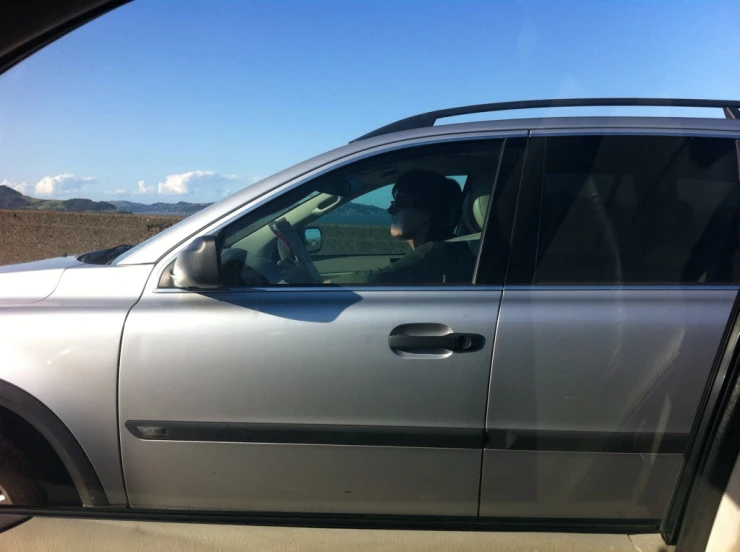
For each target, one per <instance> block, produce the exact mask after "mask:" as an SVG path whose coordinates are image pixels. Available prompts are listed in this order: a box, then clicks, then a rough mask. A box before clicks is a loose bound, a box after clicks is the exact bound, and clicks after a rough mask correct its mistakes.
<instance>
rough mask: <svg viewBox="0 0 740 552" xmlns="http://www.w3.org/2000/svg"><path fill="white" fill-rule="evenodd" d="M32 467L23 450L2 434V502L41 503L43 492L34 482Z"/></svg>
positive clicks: (0, 464)
mask: <svg viewBox="0 0 740 552" xmlns="http://www.w3.org/2000/svg"><path fill="white" fill-rule="evenodd" d="M31 473H32V472H31V469H30V467H29V463H28V461H27V460H26V457H25V455H24V454H23V452H22V451H21V450H20V449H19V448H18V447H17V446H16V445H15V444H14V443H13V442H12V441H11V440H10V439H8V438H7V437H4V436H3V435H0V493H2V494H3V496H4V500H1V501H0V504H4V505H9V504H12V505H15V506H33V505H37V504H40V503H41V493H40V492H39V489H38V487H37V486H36V484H35V483H34V482H33V478H32V476H31Z"/></svg>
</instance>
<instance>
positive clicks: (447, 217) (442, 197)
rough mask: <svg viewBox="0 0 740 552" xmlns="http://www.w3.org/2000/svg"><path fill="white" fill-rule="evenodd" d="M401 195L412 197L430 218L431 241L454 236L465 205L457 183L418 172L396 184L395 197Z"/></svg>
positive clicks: (412, 172) (417, 170) (418, 170)
mask: <svg viewBox="0 0 740 552" xmlns="http://www.w3.org/2000/svg"><path fill="white" fill-rule="evenodd" d="M399 192H403V193H404V194H406V195H409V196H411V198H412V199H413V204H414V208H416V209H418V210H420V211H424V212H425V213H427V214H428V215H429V216H430V218H431V230H430V231H429V240H430V241H440V240H446V239H449V238H451V237H452V236H453V235H454V232H455V226H457V222H458V218H459V215H460V206H461V204H462V192H461V191H460V185H459V184H458V183H457V182H455V181H454V180H453V179H451V178H445V177H444V176H442V175H441V174H439V173H437V172H434V171H429V170H423V169H414V170H411V171H408V172H406V173H404V174H402V175H401V176H400V177H399V179H398V180H397V181H396V184H395V186H393V197H396V194H397V193H399Z"/></svg>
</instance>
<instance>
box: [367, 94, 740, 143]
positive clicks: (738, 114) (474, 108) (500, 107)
mask: <svg viewBox="0 0 740 552" xmlns="http://www.w3.org/2000/svg"><path fill="white" fill-rule="evenodd" d="M634 105H637V106H650V107H707V108H717V109H722V110H724V113H725V117H727V118H729V119H740V101H738V100H692V99H675V98H580V99H576V98H573V99H551V100H521V101H515V102H498V103H487V104H476V105H468V106H464V107H452V108H449V109H439V110H437V111H429V112H428V113H421V114H419V115H414V116H412V117H406V118H405V119H401V120H400V121H396V122H395V123H391V124H389V125H385V126H382V127H380V128H378V129H375V130H373V131H372V132H368V133H367V134H364V135H363V136H360V137H359V138H357V139H355V140H352V142H358V141H359V140H365V139H366V138H372V137H374V136H381V135H383V134H390V133H391V132H400V131H402V130H412V129H415V128H425V127H431V126H434V123H436V122H437V119H442V118H445V117H456V116H458V115H470V114H472V113H491V112H494V111H511V110H514V109H540V108H547V107H598V106H609V107H616V106H620V107H621V106H634Z"/></svg>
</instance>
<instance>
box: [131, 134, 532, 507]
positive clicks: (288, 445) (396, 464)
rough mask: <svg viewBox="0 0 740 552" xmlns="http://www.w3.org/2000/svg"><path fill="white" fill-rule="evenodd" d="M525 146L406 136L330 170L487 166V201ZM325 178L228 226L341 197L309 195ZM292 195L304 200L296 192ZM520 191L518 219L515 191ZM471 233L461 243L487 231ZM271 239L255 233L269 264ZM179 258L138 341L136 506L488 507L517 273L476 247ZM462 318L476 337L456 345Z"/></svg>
mask: <svg viewBox="0 0 740 552" xmlns="http://www.w3.org/2000/svg"><path fill="white" fill-rule="evenodd" d="M507 140H508V141H509V142H510V147H509V146H507V147H505V145H504V144H505V142H507ZM523 145H524V140H523V138H513V137H510V138H508V139H505V137H493V138H489V139H477V140H465V141H459V139H458V140H454V139H453V140H449V141H447V142H442V143H439V144H433V145H424V146H416V147H411V146H413V144H409V145H408V146H406V147H399V146H394V147H392V148H389V151H388V152H387V153H383V154H379V155H378V156H376V157H371V158H370V159H364V160H362V161H357V162H356V163H354V164H353V163H349V164H347V165H345V166H344V167H342V168H341V169H337V171H335V172H330V173H328V175H326V176H325V177H323V178H325V179H326V181H330V180H332V179H335V180H336V179H337V178H338V177H339V176H341V178H342V179H344V178H345V177H346V176H347V175H355V176H356V175H358V174H360V175H368V174H370V176H369V177H367V178H366V179H365V180H367V182H370V185H371V186H372V185H374V184H373V182H374V180H373V179H376V180H377V183H378V185H381V184H382V185H387V184H388V183H390V182H392V181H393V179H395V178H396V177H397V176H398V175H399V174H401V173H402V172H404V171H406V170H409V169H414V168H424V169H427V170H435V171H438V172H440V173H444V174H461V172H464V171H469V172H470V171H472V172H475V173H476V174H477V175H478V176H479V178H480V179H481V180H485V178H488V181H487V182H488V184H487V186H488V188H487V189H486V186H479V190H480V192H479V193H478V195H479V196H480V197H478V198H476V199H479V201H476V202H475V204H476V206H480V200H483V199H485V201H486V202H487V201H488V198H489V197H490V193H491V192H490V190H491V189H492V187H493V186H494V182H495V180H496V176H497V174H498V171H499V170H500V167H501V166H502V164H501V159H502V152H504V151H506V152H510V155H511V156H512V157H515V156H518V158H521V151H522V148H523ZM390 150H392V151H390ZM504 157H506V156H504ZM503 165H505V166H507V167H508V166H509V165H511V164H509V165H507V164H505V163H504V164H503ZM520 169H521V165H520V164H519V165H516V164H514V165H513V166H512V167H511V168H510V169H508V173H507V174H506V177H505V178H506V180H507V182H508V183H515V184H516V183H518V178H516V177H515V176H513V175H512V172H514V171H515V170H520ZM339 172H341V175H338V173H339ZM342 175H343V176H342ZM486 175H487V176H486ZM335 177H336V178H335ZM318 180H319V178H317V179H314V180H309V181H308V182H306V183H304V184H302V185H300V186H297V187H295V186H293V185H292V184H291V188H290V189H291V190H292V191H290V192H286V193H285V194H283V196H281V197H279V198H278V199H276V200H274V201H273V202H271V203H267V204H266V205H264V206H262V207H260V208H259V209H257V210H254V211H248V212H247V213H246V214H245V215H242V217H246V218H244V219H243V220H242V219H235V220H234V221H232V222H231V223H230V224H231V226H229V225H226V226H225V227H224V228H226V229H227V230H228V232H231V231H232V230H229V229H230V228H241V229H242V230H239V232H242V233H243V234H248V235H247V237H246V238H244V240H242V242H240V243H246V242H249V243H256V241H255V240H256V239H257V238H256V237H259V236H261V234H258V232H260V231H261V230H260V228H263V227H264V225H265V224H266V223H267V221H269V220H272V219H274V218H275V215H276V213H287V214H285V217H286V218H290V217H291V216H294V215H296V213H300V212H302V211H301V209H303V210H304V211H305V210H306V209H304V208H303V207H301V205H304V204H306V205H307V203H301V202H302V201H304V200H303V199H301V198H303V197H304V196H305V197H309V196H310V197H319V199H318V200H316V201H320V202H324V199H322V198H324V196H311V195H310V194H311V190H319V189H324V188H325V186H324V185H323V184H321V185H319V184H316V182H317V181H318ZM515 184H514V186H515ZM312 186H313V188H312ZM510 186H511V185H510ZM290 194H293V195H294V196H295V197H299V199H298V200H295V197H288V196H289V195H290ZM327 197H329V196H327ZM336 197H338V196H331V197H330V198H329V199H327V202H330V201H336ZM506 197H507V198H511V197H515V194H512V193H509V194H508V195H507V196H506ZM285 198H287V199H285ZM283 199H285V201H286V202H287V203H291V202H293V203H294V204H295V205H298V206H297V207H295V205H294V206H293V207H289V208H284V206H282V205H283V204H282V203H281V201H283ZM470 199H471V198H466V199H465V201H467V203H465V204H472V203H471V201H469V200H470ZM508 207H509V208H510V210H511V213H510V214H509V219H510V218H511V215H512V214H513V208H514V204H513V203H510V204H509V205H508ZM291 209H292V210H291ZM313 210H314V211H315V209H313ZM504 219H506V217H504ZM311 220H312V217H311V216H309V217H307V218H306V217H304V218H303V219H302V222H301V224H306V225H308V224H310V222H311ZM481 222H482V220H481V219H480V218H479V219H478V223H481ZM295 224H298V223H297V222H296V223H295ZM502 224H503V226H502V228H503V230H502V231H503V232H506V231H507V230H506V229H505V223H502ZM255 227H260V228H258V229H257V230H254V228H255ZM244 229H246V230H244ZM227 230H224V231H227ZM298 230H299V231H300V228H298ZM468 230H474V228H469V229H468ZM478 231H480V228H478ZM509 231H510V227H509ZM234 232H236V231H234ZM250 232H251V233H250ZM241 235H242V234H239V236H241ZM255 236H256V237H255ZM460 237H461V238H462V244H458V245H462V246H463V247H466V248H468V247H469V246H470V245H472V244H469V243H467V242H466V241H465V240H466V237H465V236H460ZM224 239H225V240H226V242H225V243H231V242H230V241H229V240H230V238H228V237H227V238H224ZM239 239H241V238H239ZM249 240H251V242H250V241H249ZM232 241H233V240H232ZM274 241H275V240H273V242H274ZM502 241H503V242H506V243H508V240H507V239H504V240H502ZM237 245H238V244H237ZM250 247H252V246H251V245H250ZM271 247H272V249H273V250H274V249H275V248H274V246H273V245H271V244H269V243H268V244H267V245H259V246H254V247H253V249H254V248H258V249H259V252H260V255H262V257H263V261H264V262H266V263H269V262H270V260H269V259H268V260H266V257H269V256H270V251H271ZM347 253H348V254H350V255H352V254H353V253H354V254H359V253H361V252H360V251H348V252H347ZM251 254H252V253H251V252H247V256H248V258H250V257H249V255H251ZM471 259H474V254H472V253H471ZM272 260H273V261H274V260H276V257H273V258H272ZM168 262H169V258H168V259H166V260H164V261H163V262H162V263H161V264H160V265H159V266H158V268H157V269H156V270H155V271H154V272H155V276H154V277H153V280H152V285H150V286H148V287H147V289H146V290H145V291H144V293H143V295H142V297H141V300H140V301H139V303H138V304H137V305H136V306H135V307H134V308H133V309H132V311H131V313H130V314H129V317H128V320H127V322H126V326H125V330H124V335H123V340H122V349H121V365H120V432H121V449H122V457H123V470H124V475H125V480H126V486H127V491H128V497H129V501H130V503H131V505H132V506H134V507H154V508H187V509H192V508H195V509H212V510H251V511H291V512H342V513H374V514H439V515H464V516H475V515H476V514H477V510H478V491H479V482H480V467H481V449H482V442H483V420H484V418H485V409H486V398H487V393H488V378H489V373H490V361H491V353H492V346H493V338H494V332H495V327H496V319H497V313H498V308H499V301H500V297H501V289H502V288H501V282H499V284H498V285H496V284H492V285H486V286H478V285H475V284H473V282H474V274H473V272H472V267H473V265H472V264H471V272H470V274H469V275H468V276H467V278H468V279H467V281H459V282H449V281H448V282H440V283H438V284H430V283H429V282H426V283H425V284H424V285H422V284H421V283H419V284H417V283H415V282H414V281H413V280H411V281H409V280H408V279H407V280H406V281H405V282H403V283H402V284H399V285H396V284H394V283H390V284H384V285H382V286H377V285H375V286H374V285H371V284H365V285H335V284H318V285H312V286H301V285H286V284H284V283H283V284H265V283H264V281H263V283H262V284H260V285H251V286H250V285H246V284H244V286H243V287H235V288H234V287H232V288H230V289H221V290H217V291H212V292H195V291H187V290H183V289H174V288H168V289H160V288H157V282H159V275H160V274H162V270H163V269H164V267H165V265H166V264H167V263H168ZM500 268H501V270H503V269H504V267H500ZM248 271H251V269H248ZM250 273H252V274H253V271H252V272H250ZM253 275H254V274H253ZM263 280H264V278H263ZM255 281H256V280H255ZM451 332H454V333H455V334H458V335H459V336H467V337H470V338H472V339H473V346H472V347H468V348H466V347H465V346H464V345H462V346H460V347H456V346H455V344H454V343H453V344H450V343H451V342H450V341H449V339H450V336H447V337H444V336H445V335H447V334H449V333H451ZM391 336H394V337H393V338H392V337H391ZM394 339H395V340H394Z"/></svg>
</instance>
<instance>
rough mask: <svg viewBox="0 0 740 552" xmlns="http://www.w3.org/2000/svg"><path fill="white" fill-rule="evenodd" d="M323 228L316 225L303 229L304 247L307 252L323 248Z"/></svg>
mask: <svg viewBox="0 0 740 552" xmlns="http://www.w3.org/2000/svg"><path fill="white" fill-rule="evenodd" d="M321 242H322V238H321V229H320V228H316V227H308V228H304V229H303V247H305V248H306V253H315V252H316V251H318V250H320V249H321V246H322V243H321Z"/></svg>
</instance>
